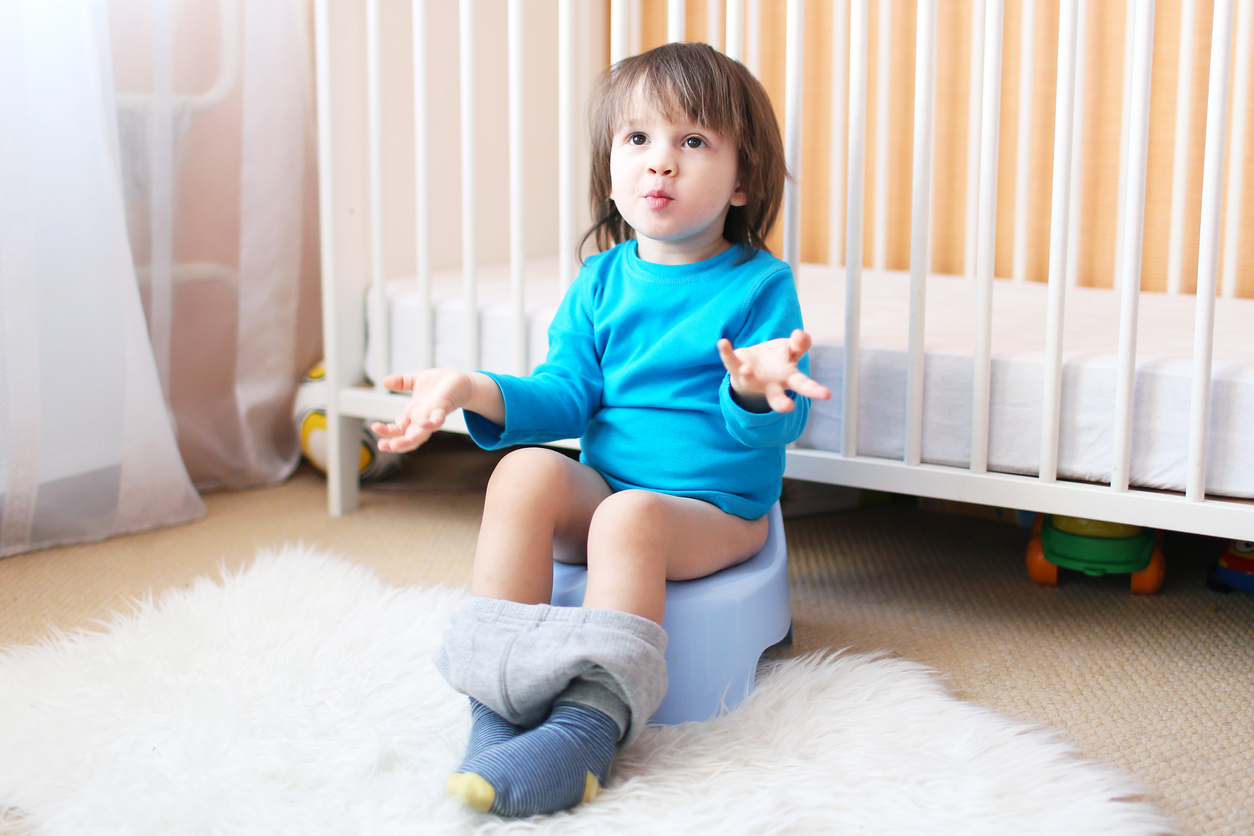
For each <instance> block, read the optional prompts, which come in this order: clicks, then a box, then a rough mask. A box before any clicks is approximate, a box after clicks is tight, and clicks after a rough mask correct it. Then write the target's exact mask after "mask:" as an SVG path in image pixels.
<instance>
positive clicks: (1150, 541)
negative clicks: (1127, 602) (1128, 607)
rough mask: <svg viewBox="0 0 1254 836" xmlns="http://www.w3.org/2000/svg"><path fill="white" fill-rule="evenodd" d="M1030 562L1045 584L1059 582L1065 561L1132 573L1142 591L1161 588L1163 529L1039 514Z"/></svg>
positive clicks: (1095, 572) (1096, 572)
mask: <svg viewBox="0 0 1254 836" xmlns="http://www.w3.org/2000/svg"><path fill="white" fill-rule="evenodd" d="M1027 565H1028V575H1029V576H1030V577H1031V578H1032V580H1034V581H1036V582H1037V583H1039V584H1041V585H1043V586H1057V585H1058V567H1060V566H1061V567H1062V568H1064V569H1074V570H1075V571H1077V572H1083V573H1084V574H1086V575H1090V576H1092V577H1098V576H1100V575H1112V574H1119V573H1129V574H1131V575H1132V591H1133V592H1135V593H1137V594H1139V595H1150V594H1153V593H1155V592H1157V591H1158V590H1159V588H1160V587H1162V585H1163V576H1164V575H1165V574H1166V570H1167V561H1166V559H1165V558H1164V557H1163V548H1162V535H1161V534H1159V533H1158V532H1155V531H1153V530H1151V529H1148V528H1141V527H1140V526H1136V525H1124V524H1122V523H1108V522H1102V521H1100V520H1087V519H1084V518H1082V517H1064V516H1062V515H1059V514H1038V515H1037V516H1036V520H1035V522H1034V523H1033V525H1032V540H1031V542H1029V543H1028V551H1027Z"/></svg>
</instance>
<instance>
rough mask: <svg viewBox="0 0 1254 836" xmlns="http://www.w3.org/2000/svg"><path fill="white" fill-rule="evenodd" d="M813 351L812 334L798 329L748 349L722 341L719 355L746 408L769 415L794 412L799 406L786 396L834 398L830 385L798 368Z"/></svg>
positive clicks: (733, 389) (734, 388)
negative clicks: (767, 408)
mask: <svg viewBox="0 0 1254 836" xmlns="http://www.w3.org/2000/svg"><path fill="white" fill-rule="evenodd" d="M809 350H810V335H809V334H807V333H806V332H805V331H802V330H801V329H800V328H798V329H797V330H796V331H793V332H792V336H790V337H787V338H784V337H781V338H779V339H777V340H768V341H766V342H764V343H758V344H757V345H751V346H747V347H745V348H732V344H731V340H727V339H722V340H719V341H718V356H719V359H721V360H722V361H723V365H724V366H725V367H726V368H727V371H728V373H729V374H730V375H731V386H732V391H733V392H734V393H735V394H736V396H737V400H738V401H739V403H740V404H741V405H742V406H744V407H745V408H746V409H749V410H751V411H756V412H765V411H766V407H769V408H770V409H773V410H775V411H776V412H791V411H792V409H793V408H794V406H795V404H794V403H793V400H792V398H790V397H788V395H787V394H786V393H785V390H786V389H791V390H792V391H794V392H796V393H797V394H798V395H803V396H805V397H807V398H816V399H818V400H821V401H825V400H827V399H828V398H830V397H831V396H832V392H831V390H830V389H828V388H827V387H826V386H824V385H822V384H821V383H818V382H816V381H814V380H812V379H811V378H809V377H807V376H806V375H805V374H803V373H802V372H800V371H799V370H798V369H797V362H798V361H799V360H800V359H801V358H802V356H804V355H805V353H806V352H807V351H809Z"/></svg>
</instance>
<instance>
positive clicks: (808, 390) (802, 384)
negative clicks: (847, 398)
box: [788, 372, 832, 401]
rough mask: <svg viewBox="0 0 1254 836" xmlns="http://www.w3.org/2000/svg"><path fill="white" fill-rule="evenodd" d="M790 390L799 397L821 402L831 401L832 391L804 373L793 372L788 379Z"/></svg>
mask: <svg viewBox="0 0 1254 836" xmlns="http://www.w3.org/2000/svg"><path fill="white" fill-rule="evenodd" d="M788 388H789V389H791V390H793V391H794V392H796V393H797V394H798V395H805V396H806V397H807V398H816V399H818V400H820V401H826V400H830V399H831V397H832V390H831V389H828V388H827V387H826V386H824V385H823V384H821V383H819V382H818V381H817V380H814V379H813V378H810V377H807V376H806V375H805V374H803V373H802V372H793V373H792V374H791V375H790V376H789V378H788Z"/></svg>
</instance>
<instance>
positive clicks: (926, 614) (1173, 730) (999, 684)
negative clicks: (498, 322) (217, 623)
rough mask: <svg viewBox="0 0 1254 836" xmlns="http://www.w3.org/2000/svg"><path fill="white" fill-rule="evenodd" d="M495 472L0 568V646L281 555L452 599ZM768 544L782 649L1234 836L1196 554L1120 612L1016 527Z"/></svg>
mask: <svg viewBox="0 0 1254 836" xmlns="http://www.w3.org/2000/svg"><path fill="white" fill-rule="evenodd" d="M493 461H494V457H492V456H491V455H489V454H481V453H467V452H465V451H464V450H463V449H462V448H461V445H460V444H459V443H457V442H454V443H450V444H446V445H443V446H442V447H440V448H437V449H432V450H431V451H429V452H426V453H424V454H422V455H421V456H419V457H415V459H414V461H413V462H411V465H410V467H409V468H408V469H407V471H406V477H407V478H406V479H404V480H402V483H399V484H398V485H393V486H392V487H391V488H390V489H389V488H388V487H386V486H381V488H380V489H378V490H372V491H368V492H365V493H364V494H363V497H362V504H361V508H360V510H358V511H357V512H356V513H354V514H352V515H350V516H348V517H344V518H339V519H333V518H330V517H329V516H328V515H327V513H326V492H325V483H324V482H323V480H322V478H321V477H320V476H319V475H318V474H317V473H315V472H314V471H312V470H310V469H309V468H308V467H302V468H301V469H299V470H298V471H297V472H296V474H295V475H294V476H293V477H292V478H291V479H289V480H288V481H287V482H285V483H284V484H282V485H278V486H274V487H269V488H260V489H256V490H250V491H240V492H224V493H215V494H210V495H208V496H206V497H205V500H206V504H207V505H208V508H209V513H208V515H207V517H205V518H204V519H202V520H200V521H197V522H194V523H190V524H187V525H182V526H177V527H174V528H167V529H163V530H158V531H152V532H148V533H144V534H137V535H132V536H128V537H120V538H115V539H113V540H108V541H104V542H100V543H94V544H86V545H79V546H70V547H64V548H58V549H50V550H46V551H41V552H34V553H30V554H26V555H18V556H16V557H11V558H7V559H5V560H0V645H10V644H28V643H34V642H38V641H39V640H40V639H41V638H42V637H46V636H48V635H49V634H50V633H51V632H52V631H54V630H72V629H75V628H89V629H90V628H92V627H94V626H97V624H98V622H99V620H100V619H103V618H106V617H107V616H108V614H109V613H110V612H111V611H115V610H119V609H125V608H126V606H127V602H128V601H129V600H132V599H134V598H137V597H141V596H144V595H146V594H148V593H149V592H150V591H152V592H160V591H161V590H163V589H168V588H172V587H179V586H185V585H187V584H189V583H190V582H191V581H192V580H193V579H194V578H196V577H197V576H199V575H205V574H211V575H212V574H215V573H216V572H217V570H218V568H219V567H220V566H226V567H228V568H234V567H239V566H242V565H244V564H246V563H247V562H248V561H249V560H250V559H251V558H252V556H253V555H254V554H255V553H256V552H257V550H258V549H259V548H264V547H268V546H279V545H281V544H283V543H287V542H295V541H303V542H304V543H306V544H309V545H315V546H318V547H320V548H325V549H329V550H331V551H334V552H338V553H340V554H342V555H344V556H346V557H348V558H351V559H353V560H356V561H360V562H361V563H364V564H367V565H369V566H370V567H372V568H373V569H374V570H375V571H376V572H378V574H379V575H380V576H381V577H382V578H383V579H384V580H386V581H387V582H389V583H392V584H396V585H404V584H434V583H449V584H457V585H464V584H466V583H468V581H469V577H470V564H471V557H472V554H473V550H474V543H475V534H476V528H477V525H478V522H479V515H480V510H481V504H482V487H481V486H482V484H483V481H484V479H485V478H486V474H487V473H488V472H489V471H490V469H491V466H492V463H493ZM448 485H452V486H453V489H451V490H449V489H446V488H445V487H442V486H448ZM398 488H400V489H398ZM786 528H787V535H788V542H789V552H790V561H791V575H792V584H793V586H792V588H793V610H794V617H795V642H794V644H793V645H792V646H791V648H789V649H787V650H786V651H783V652H786V653H805V652H809V651H814V650H819V649H823V648H833V649H839V648H846V647H847V648H850V649H851V650H854V651H868V650H883V651H886V652H888V653H891V654H894V655H898V656H902V657H905V658H908V659H912V660H914V661H917V662H921V663H924V664H926V665H930V666H932V667H934V668H936V669H937V670H939V671H940V672H942V674H944V676H945V678H946V681H947V682H948V684H949V686H950V687H951V688H952V689H953V690H954V691H955V692H956V693H957V694H958V695H960V696H961V697H963V698H964V699H967V700H971V701H973V702H976V703H979V704H981V705H985V706H988V707H990V708H993V709H996V710H998V711H1001V712H1003V713H1005V714H1008V715H1011V716H1013V717H1016V718H1019V719H1022V720H1027V721H1029V722H1032V723H1036V724H1039V725H1042V726H1046V727H1049V728H1052V729H1055V730H1057V731H1058V732H1059V733H1060V734H1062V735H1063V736H1065V737H1066V738H1068V739H1070V740H1071V741H1073V742H1074V743H1075V744H1076V745H1077V746H1078V747H1079V748H1080V749H1081V750H1082V751H1083V752H1085V753H1087V754H1088V755H1090V756H1092V757H1094V758H1096V759H1098V760H1101V761H1104V762H1106V763H1110V764H1113V765H1116V766H1118V767H1121V768H1123V769H1125V770H1127V771H1128V772H1130V773H1132V774H1133V775H1135V776H1136V777H1137V778H1139V780H1140V781H1141V782H1142V783H1143V785H1144V786H1145V787H1146V790H1147V795H1148V796H1149V797H1150V798H1151V799H1153V800H1154V801H1156V802H1157V803H1158V804H1159V805H1160V806H1161V807H1162V808H1163V809H1164V810H1166V811H1167V812H1168V813H1169V814H1171V815H1173V816H1174V817H1175V818H1176V819H1177V821H1178V822H1179V825H1180V827H1181V830H1182V831H1183V832H1184V833H1188V834H1232V836H1239V835H1240V834H1250V833H1254V699H1252V698H1254V595H1249V594H1243V593H1240V592H1234V593H1231V594H1229V595H1221V594H1218V593H1214V592H1211V591H1209V590H1208V589H1206V587H1205V584H1204V581H1203V578H1204V574H1205V569H1206V566H1207V564H1208V562H1209V561H1210V559H1211V558H1212V554H1211V552H1212V551H1213V549H1214V548H1215V542H1214V541H1210V540H1205V539H1203V538H1192V537H1172V538H1169V539H1168V543H1167V547H1168V551H1167V555H1168V575H1167V582H1166V584H1165V586H1164V587H1163V589H1162V590H1161V591H1160V592H1159V593H1158V594H1157V595H1154V596H1149V597H1134V596H1133V595H1131V594H1130V593H1129V592H1128V590H1127V582H1126V578H1123V577H1107V578H1097V579H1093V578H1082V577H1068V578H1065V579H1064V583H1063V584H1061V585H1060V586H1059V587H1058V588H1040V587H1037V586H1035V585H1034V584H1033V583H1032V582H1031V581H1030V580H1029V579H1028V578H1027V576H1026V573H1025V571H1024V568H1023V562H1022V556H1023V549H1024V546H1025V544H1026V541H1027V533H1026V532H1025V531H1023V530H1022V529H1019V528H1017V527H1015V526H1012V525H1007V524H1003V523H998V522H993V521H988V520H982V519H973V518H969V517H962V516H954V515H949V514H941V513H937V512H932V511H923V510H919V509H918V508H916V507H915V506H914V505H913V504H912V503H909V502H907V501H904V500H897V501H892V502H888V503H885V504H882V505H878V506H872V507H866V508H860V509H856V510H852V511H844V512H839V513H829V514H822V515H817V516H809V517H801V518H796V519H791V520H789V521H788V523H787V525H786Z"/></svg>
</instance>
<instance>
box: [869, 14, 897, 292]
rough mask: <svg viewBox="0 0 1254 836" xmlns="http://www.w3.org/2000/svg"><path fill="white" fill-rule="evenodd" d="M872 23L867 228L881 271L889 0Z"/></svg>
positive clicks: (884, 262)
mask: <svg viewBox="0 0 1254 836" xmlns="http://www.w3.org/2000/svg"><path fill="white" fill-rule="evenodd" d="M876 23H877V24H878V25H877V27H876V30H875V32H876V51H875V52H876V56H875V188H873V189H872V190H871V194H872V199H873V200H874V201H875V203H874V207H875V208H874V212H875V214H874V218H875V220H874V224H873V227H872V231H871V235H872V245H871V264H872V265H874V267H875V269H876V270H884V269H885V268H886V267H887V266H888V127H889V121H890V120H891V119H892V116H891V115H890V110H889V95H890V93H891V92H892V90H891V88H890V85H891V83H892V66H893V62H892V60H891V59H890V58H889V56H890V55H891V54H892V48H893V40H892V35H893V0H880V2H879V19H878V20H877V21H876Z"/></svg>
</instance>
